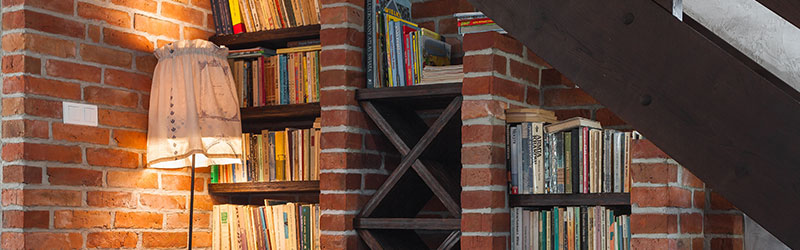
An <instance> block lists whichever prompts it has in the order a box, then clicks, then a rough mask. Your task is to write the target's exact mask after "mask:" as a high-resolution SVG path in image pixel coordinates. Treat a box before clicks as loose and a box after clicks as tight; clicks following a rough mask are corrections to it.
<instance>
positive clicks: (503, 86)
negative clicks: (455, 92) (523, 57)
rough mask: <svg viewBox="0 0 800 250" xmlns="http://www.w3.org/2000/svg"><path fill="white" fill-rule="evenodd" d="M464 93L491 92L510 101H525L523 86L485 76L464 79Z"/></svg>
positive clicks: (479, 93)
mask: <svg viewBox="0 0 800 250" xmlns="http://www.w3.org/2000/svg"><path fill="white" fill-rule="evenodd" d="M464 84H465V85H464V86H463V87H462V88H463V90H462V91H463V94H464V95H482V94H492V95H495V96H500V97H504V98H507V99H509V100H512V101H518V102H524V101H525V86H523V85H522V84H519V83H516V82H512V81H509V80H505V79H501V78H497V77H492V76H485V77H476V78H467V79H465V80H464Z"/></svg>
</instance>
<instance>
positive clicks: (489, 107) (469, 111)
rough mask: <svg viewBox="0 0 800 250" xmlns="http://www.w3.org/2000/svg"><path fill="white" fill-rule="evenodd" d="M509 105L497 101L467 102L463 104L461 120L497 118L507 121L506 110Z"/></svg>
mask: <svg viewBox="0 0 800 250" xmlns="http://www.w3.org/2000/svg"><path fill="white" fill-rule="evenodd" d="M506 108H508V105H507V104H506V103H505V102H502V101H495V100H466V101H463V102H461V120H469V119H475V118H481V117H496V118H498V119H503V120H505V119H506V114H505V110H506Z"/></svg>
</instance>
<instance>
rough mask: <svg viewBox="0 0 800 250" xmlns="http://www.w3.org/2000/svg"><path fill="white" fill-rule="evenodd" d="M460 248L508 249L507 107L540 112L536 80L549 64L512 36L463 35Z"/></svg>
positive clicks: (488, 34)
mask: <svg viewBox="0 0 800 250" xmlns="http://www.w3.org/2000/svg"><path fill="white" fill-rule="evenodd" d="M464 52H465V54H464V74H465V76H464V77H465V78H464V83H463V88H462V92H463V94H464V102H463V104H462V107H461V108H462V110H461V120H462V127H461V130H462V138H461V140H462V143H463V145H462V153H461V155H462V159H461V163H462V165H463V169H462V172H461V188H462V191H461V206H462V219H461V231H462V237H461V247H462V248H463V249H506V248H508V247H509V245H508V244H509V231H510V222H509V219H510V218H509V207H508V195H507V193H508V190H507V172H506V166H505V137H506V131H505V113H504V110H505V109H507V108H521V107H526V108H527V107H539V106H540V105H541V103H540V91H539V90H540V84H539V82H540V81H539V80H540V79H539V76H540V72H541V71H542V69H545V68H546V67H548V66H547V64H546V63H545V62H544V61H542V60H541V59H539V58H538V57H536V56H534V55H533V53H530V52H529V50H528V49H527V48H525V47H524V46H523V45H522V44H521V43H519V42H518V41H516V40H514V39H513V38H511V37H510V36H507V35H501V34H498V33H496V32H485V33H478V34H468V35H465V36H464Z"/></svg>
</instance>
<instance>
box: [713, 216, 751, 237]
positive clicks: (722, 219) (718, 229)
mask: <svg viewBox="0 0 800 250" xmlns="http://www.w3.org/2000/svg"><path fill="white" fill-rule="evenodd" d="M743 220H744V219H743V218H742V215H741V214H706V215H705V232H706V233H711V234H738V235H741V234H742V231H744V226H743V225H744V223H743Z"/></svg>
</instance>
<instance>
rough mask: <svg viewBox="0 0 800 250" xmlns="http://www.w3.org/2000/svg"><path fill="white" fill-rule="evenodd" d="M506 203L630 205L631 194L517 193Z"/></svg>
mask: <svg viewBox="0 0 800 250" xmlns="http://www.w3.org/2000/svg"><path fill="white" fill-rule="evenodd" d="M508 205H509V206H512V207H552V206H630V205H631V194H629V193H598V194H518V195H509V200H508Z"/></svg>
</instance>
